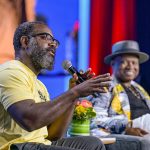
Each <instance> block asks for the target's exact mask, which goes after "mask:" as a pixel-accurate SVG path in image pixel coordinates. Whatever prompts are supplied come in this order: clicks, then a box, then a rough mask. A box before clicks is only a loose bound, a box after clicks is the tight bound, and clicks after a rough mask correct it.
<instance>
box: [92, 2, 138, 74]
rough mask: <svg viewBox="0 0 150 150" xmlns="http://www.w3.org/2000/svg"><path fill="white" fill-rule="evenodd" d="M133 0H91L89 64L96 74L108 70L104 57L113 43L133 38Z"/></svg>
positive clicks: (109, 51)
mask: <svg viewBox="0 0 150 150" xmlns="http://www.w3.org/2000/svg"><path fill="white" fill-rule="evenodd" d="M135 21H136V19H135V0H91V16H90V53H89V54H90V55H89V57H90V58H89V62H90V64H89V66H90V67H91V68H92V70H93V71H94V72H95V73H96V74H101V73H106V72H110V67H109V66H107V65H105V64H104V62H103V60H104V57H105V56H106V55H108V54H110V53H111V46H112V44H113V43H115V42H117V41H120V40H129V39H135V30H136V29H135Z"/></svg>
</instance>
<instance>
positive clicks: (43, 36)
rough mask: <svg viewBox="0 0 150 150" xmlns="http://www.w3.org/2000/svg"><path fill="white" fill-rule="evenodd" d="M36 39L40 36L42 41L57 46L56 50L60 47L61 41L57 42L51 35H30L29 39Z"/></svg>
mask: <svg viewBox="0 0 150 150" xmlns="http://www.w3.org/2000/svg"><path fill="white" fill-rule="evenodd" d="M30 36H31V37H36V36H39V37H40V38H41V39H42V40H45V41H50V42H51V43H52V42H53V43H54V44H55V45H56V48H57V47H58V46H59V44H60V43H59V41H58V40H56V39H55V38H54V37H53V36H51V35H50V34H49V33H45V32H44V33H37V34H33V35H29V37H30Z"/></svg>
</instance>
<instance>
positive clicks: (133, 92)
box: [125, 85, 142, 99]
mask: <svg viewBox="0 0 150 150" xmlns="http://www.w3.org/2000/svg"><path fill="white" fill-rule="evenodd" d="M125 88H126V90H127V91H129V92H131V93H132V94H133V95H134V96H135V97H136V98H138V99H141V98H142V97H141V94H140V93H139V91H137V90H136V89H135V88H134V87H133V86H132V85H131V86H129V87H125Z"/></svg>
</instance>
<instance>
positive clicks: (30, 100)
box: [0, 22, 111, 150]
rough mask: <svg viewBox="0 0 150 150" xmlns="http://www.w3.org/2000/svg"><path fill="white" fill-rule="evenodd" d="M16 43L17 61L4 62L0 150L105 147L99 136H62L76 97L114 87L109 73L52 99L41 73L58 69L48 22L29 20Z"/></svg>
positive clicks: (0, 86) (18, 32)
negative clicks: (41, 79)
mask: <svg viewBox="0 0 150 150" xmlns="http://www.w3.org/2000/svg"><path fill="white" fill-rule="evenodd" d="M13 44H14V49H15V60H12V61H9V62H6V63H4V64H2V65H1V66H0V149H1V150H2V149H3V150H7V149H12V150H13V149H19V150H26V149H31V150H35V149H53V148H55V149H58V150H59V149H60V150H63V149H65V150H67V149H68V150H71V149H85V150H86V149H90V150H95V149H97V150H104V149H105V147H104V145H103V144H102V143H101V141H100V140H99V139H98V138H96V137H90V136H89V137H73V138H62V137H63V135H64V133H65V132H66V130H67V127H68V124H69V123H70V120H71V118H72V114H73V110H74V105H75V103H76V100H77V99H78V98H79V97H85V96H88V95H90V94H93V93H94V92H101V91H102V90H103V87H104V86H105V87H107V86H109V85H110V83H109V81H110V80H111V77H110V75H109V74H104V75H99V76H97V77H94V78H90V79H88V80H86V81H84V82H83V83H81V84H79V85H76V86H75V87H73V88H71V89H70V90H68V91H66V92H65V93H63V94H62V95H60V96H58V97H56V98H55V99H54V100H53V101H49V94H48V92H47V90H46V87H45V86H44V85H43V84H42V83H41V82H40V81H39V80H38V79H37V75H38V74H39V72H40V71H41V69H49V70H52V69H53V66H54V59H55V53H56V48H57V47H58V46H59V42H58V41H57V40H56V39H55V38H54V37H53V35H52V31H51V30H50V29H49V28H48V27H47V25H45V24H44V23H42V22H25V23H23V24H21V25H20V26H19V27H18V28H17V29H16V31H15V34H14V39H13ZM86 73H87V74H89V73H90V72H89V71H87V72H86ZM51 141H52V142H51Z"/></svg>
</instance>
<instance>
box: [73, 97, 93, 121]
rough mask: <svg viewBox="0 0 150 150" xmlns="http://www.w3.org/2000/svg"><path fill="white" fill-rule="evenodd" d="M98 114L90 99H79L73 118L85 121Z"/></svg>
mask: <svg viewBox="0 0 150 150" xmlns="http://www.w3.org/2000/svg"><path fill="white" fill-rule="evenodd" d="M95 116H96V112H95V110H94V109H93V106H92V103H91V102H90V101H88V100H85V99H84V100H81V101H77V103H76V106H75V110H74V114H73V120H79V121H85V120H89V119H91V118H94V117H95Z"/></svg>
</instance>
